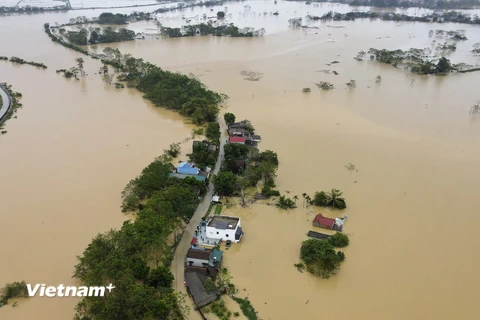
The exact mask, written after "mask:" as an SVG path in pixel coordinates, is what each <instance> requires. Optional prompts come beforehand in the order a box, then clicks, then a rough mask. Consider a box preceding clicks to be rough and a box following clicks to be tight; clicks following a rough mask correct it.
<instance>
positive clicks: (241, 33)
mask: <svg viewBox="0 0 480 320" xmlns="http://www.w3.org/2000/svg"><path fill="white" fill-rule="evenodd" d="M161 33H162V35H164V36H167V37H171V38H174V37H191V36H195V35H200V36H206V35H213V36H218V37H224V36H228V37H260V36H263V35H264V34H265V29H264V28H261V29H258V30H255V29H254V28H248V27H247V28H243V29H240V28H238V27H237V26H235V25H234V24H233V23H230V24H228V25H218V26H214V25H213V23H212V22H210V21H209V22H207V23H199V24H193V25H185V26H183V27H181V28H169V27H162V28H161Z"/></svg>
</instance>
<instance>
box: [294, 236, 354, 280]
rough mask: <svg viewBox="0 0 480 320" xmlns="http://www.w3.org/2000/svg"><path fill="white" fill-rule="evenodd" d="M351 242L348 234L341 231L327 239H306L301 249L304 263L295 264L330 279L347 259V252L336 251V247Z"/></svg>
mask: <svg viewBox="0 0 480 320" xmlns="http://www.w3.org/2000/svg"><path fill="white" fill-rule="evenodd" d="M349 242H350V241H349V239H348V236H347V235H346V234H344V233H341V232H337V233H335V234H334V235H333V236H331V237H330V238H328V239H327V240H317V239H308V240H305V241H303V242H302V247H301V249H300V259H301V260H302V261H303V263H299V264H295V266H296V267H297V268H298V269H303V268H305V267H306V269H307V271H308V272H310V273H311V274H313V275H314V276H317V277H321V278H323V279H328V278H330V276H331V275H333V274H335V273H336V272H337V271H338V270H339V269H340V265H341V263H342V262H343V261H344V260H345V254H344V253H343V252H342V251H336V250H335V248H343V247H346V246H348V244H349Z"/></svg>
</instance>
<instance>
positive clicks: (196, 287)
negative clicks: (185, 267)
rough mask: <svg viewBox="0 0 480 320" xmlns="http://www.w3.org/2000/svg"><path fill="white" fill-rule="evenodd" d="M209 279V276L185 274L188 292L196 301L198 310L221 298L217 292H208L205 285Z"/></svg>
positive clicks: (192, 273) (195, 273)
mask: <svg viewBox="0 0 480 320" xmlns="http://www.w3.org/2000/svg"><path fill="white" fill-rule="evenodd" d="M207 279H208V276H206V275H202V274H200V273H197V272H186V273H185V282H186V284H187V288H188V291H189V293H190V294H191V295H192V297H193V301H195V304H196V305H197V307H198V308H202V307H204V306H206V305H208V304H210V303H212V302H213V301H215V300H217V299H218V298H219V297H220V296H219V295H218V293H217V292H216V291H213V292H207V290H205V286H204V283H205V281H206V280H207Z"/></svg>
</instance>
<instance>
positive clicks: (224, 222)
mask: <svg viewBox="0 0 480 320" xmlns="http://www.w3.org/2000/svg"><path fill="white" fill-rule="evenodd" d="M205 230H206V233H207V238H210V239H214V240H223V241H228V240H230V241H232V242H235V243H236V242H240V239H242V236H243V230H242V227H241V226H240V218H238V217H229V216H213V217H211V218H210V220H209V221H208V222H207V226H206V228H205Z"/></svg>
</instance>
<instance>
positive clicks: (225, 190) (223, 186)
mask: <svg viewBox="0 0 480 320" xmlns="http://www.w3.org/2000/svg"><path fill="white" fill-rule="evenodd" d="M213 184H214V185H215V191H216V192H218V193H219V194H221V195H226V196H229V195H232V194H233V192H234V191H235V188H236V186H237V177H236V176H235V174H233V172H230V171H221V172H219V173H218V174H217V175H215V176H214V177H213Z"/></svg>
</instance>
